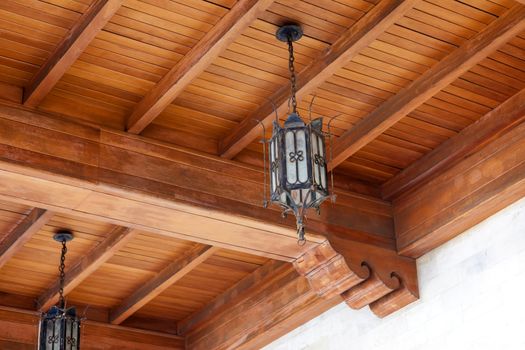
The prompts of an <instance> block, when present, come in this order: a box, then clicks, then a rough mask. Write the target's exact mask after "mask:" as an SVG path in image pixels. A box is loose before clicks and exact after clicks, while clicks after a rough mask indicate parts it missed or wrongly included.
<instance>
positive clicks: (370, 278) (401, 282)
mask: <svg viewBox="0 0 525 350" xmlns="http://www.w3.org/2000/svg"><path fill="white" fill-rule="evenodd" d="M294 267H295V269H296V270H297V272H298V273H299V274H301V275H302V276H304V277H306V279H307V280H308V282H309V283H310V286H311V288H312V289H313V290H314V291H315V292H316V293H317V295H319V296H320V297H323V298H332V297H334V296H336V295H341V296H342V297H343V298H344V300H345V301H346V303H347V304H348V306H350V307H351V308H353V309H360V308H362V307H364V306H366V305H369V306H370V309H371V310H372V311H373V312H374V314H376V315H377V316H378V317H381V318H382V317H385V316H388V315H389V314H391V313H393V312H395V311H397V310H399V309H401V308H403V307H404V306H406V305H408V304H410V303H412V302H414V301H416V300H417V299H418V298H419V290H418V282H417V269H416V261H415V259H411V258H406V257H402V256H399V255H398V254H397V253H396V252H395V251H393V250H389V249H383V248H379V247H375V246H371V245H368V244H365V243H358V242H352V241H348V240H346V239H344V238H341V237H338V236H336V235H333V236H331V237H330V239H329V241H325V242H323V243H321V244H319V245H318V246H317V247H314V248H312V249H310V250H309V251H307V252H306V253H305V254H304V255H302V256H301V257H300V258H298V259H297V260H296V261H295V262H294Z"/></svg>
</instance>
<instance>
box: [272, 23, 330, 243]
mask: <svg viewBox="0 0 525 350" xmlns="http://www.w3.org/2000/svg"><path fill="white" fill-rule="evenodd" d="M276 36H277V38H278V39H279V40H281V41H285V42H287V43H288V50H289V54H290V56H289V69H290V81H291V97H290V107H291V111H290V113H289V115H288V117H287V119H286V121H285V123H284V125H283V126H282V127H281V126H280V125H279V122H278V121H277V120H276V121H275V122H274V123H273V132H272V137H271V139H270V141H269V153H268V155H269V160H270V200H271V202H273V203H276V204H278V205H280V206H281V207H282V208H283V214H284V215H286V214H287V213H289V212H291V213H293V214H294V215H295V217H296V221H297V233H298V238H299V243H300V244H304V242H305V238H304V219H305V214H306V210H307V209H310V208H313V209H315V210H317V211H318V212H319V206H320V205H321V203H322V202H323V201H324V200H325V199H327V198H328V197H329V191H328V185H327V182H328V181H327V169H326V168H327V165H326V149H325V139H324V134H323V131H322V127H323V121H322V118H318V119H315V120H313V121H312V122H311V123H310V124H305V122H304V121H303V120H302V119H301V117H300V116H299V113H298V112H297V100H296V97H295V93H296V76H295V69H294V54H293V42H294V41H297V40H299V38H301V36H302V29H301V27H299V26H297V25H285V26H283V27H281V28H279V30H278V31H277V34H276Z"/></svg>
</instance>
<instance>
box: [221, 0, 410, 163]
mask: <svg viewBox="0 0 525 350" xmlns="http://www.w3.org/2000/svg"><path fill="white" fill-rule="evenodd" d="M415 2H416V1H412V0H409V1H382V2H381V3H380V4H378V5H376V6H375V7H374V8H373V9H372V10H370V11H369V12H368V13H367V14H366V15H365V16H364V17H362V18H361V19H360V20H359V21H358V22H357V23H356V24H354V25H353V26H352V27H351V28H350V29H348V30H347V31H345V32H344V34H342V35H341V37H340V38H339V39H338V40H337V42H335V43H334V44H333V45H332V47H331V48H330V49H329V50H326V51H325V52H324V53H323V55H322V56H321V57H319V58H318V59H317V60H316V61H314V62H313V63H312V64H311V65H310V66H308V68H306V69H305V70H303V71H302V72H300V73H299V75H298V78H297V80H298V94H297V95H298V96H297V97H298V98H299V99H300V98H302V97H304V96H306V95H308V94H309V93H310V92H311V91H313V90H314V89H315V88H317V87H318V86H319V85H321V84H322V83H323V82H324V81H325V80H326V79H328V78H329V77H330V76H332V75H333V74H334V73H335V72H336V71H337V70H338V69H339V68H341V67H343V66H345V65H346V64H348V62H349V61H350V60H351V59H352V58H353V57H354V56H355V55H357V54H358V53H359V51H361V50H362V49H363V48H365V47H367V46H368V45H369V44H370V43H371V42H373V41H374V40H375V39H377V37H378V36H379V35H381V34H382V33H383V32H384V30H385V29H386V28H387V27H389V26H390V25H392V24H393V23H395V22H396V21H397V20H398V19H399V18H401V17H402V16H403V15H404V14H405V13H406V11H408V10H409V9H410V8H412V6H413V5H414V3H415ZM289 92H290V86H289V83H288V84H287V85H285V86H282V87H281V88H280V89H279V90H277V92H276V93H274V94H273V95H272V96H271V97H270V100H271V101H273V103H275V104H276V105H277V106H278V109H277V110H278V111H279V112H283V111H285V110H286V109H287V108H288V104H287V99H288V97H289ZM279 114H283V113H279ZM273 118H274V111H273V105H272V103H270V102H267V103H265V104H264V105H262V106H260V107H259V108H258V109H257V110H256V111H255V112H254V113H252V114H250V115H249V116H247V117H246V118H245V119H244V120H243V121H242V122H241V123H240V124H239V125H238V126H237V127H236V128H235V129H234V130H233V131H232V132H231V133H230V134H229V135H227V136H226V137H225V138H224V139H223V140H222V141H221V145H220V154H221V156H222V157H225V158H233V157H234V156H235V155H237V154H238V153H239V152H240V151H241V150H242V149H243V148H245V147H246V146H247V145H248V144H249V143H251V142H252V141H253V140H255V139H256V138H257V136H258V134H259V127H258V125H257V123H254V120H259V121H262V122H263V123H264V124H265V125H267V126H268V125H269V124H270V123H271V121H272V120H273Z"/></svg>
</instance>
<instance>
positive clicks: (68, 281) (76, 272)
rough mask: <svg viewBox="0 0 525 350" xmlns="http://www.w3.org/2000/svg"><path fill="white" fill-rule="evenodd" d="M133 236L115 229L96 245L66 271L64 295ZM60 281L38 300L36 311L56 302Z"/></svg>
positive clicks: (123, 229) (44, 309)
mask: <svg viewBox="0 0 525 350" xmlns="http://www.w3.org/2000/svg"><path fill="white" fill-rule="evenodd" d="M133 236H134V231H133V230H132V229H129V228H126V227H116V228H114V229H113V230H112V231H111V232H110V233H109V235H108V237H107V238H106V239H105V240H104V241H102V242H101V243H100V244H98V245H97V246H96V247H95V248H94V249H93V250H92V251H91V252H90V253H89V254H88V255H86V256H84V257H83V258H82V259H81V260H80V261H79V262H78V263H76V264H75V265H73V266H72V267H71V268H69V269H68V270H67V271H66V278H65V281H64V295H67V294H69V293H70V292H71V291H72V290H73V289H75V288H76V287H77V286H78V285H79V284H80V283H82V282H83V281H84V280H85V279H86V278H88V277H89V276H90V275H91V274H92V273H93V272H95V271H96V270H97V269H98V268H99V267H100V266H102V265H103V264H104V263H105V262H106V261H108V260H109V259H110V258H111V257H112V256H113V255H114V254H115V253H116V252H117V251H118V250H120V249H121V248H122V247H123V246H124V245H126V243H128V242H129V240H131V239H132V238H133ZM59 289H60V281H59V280H58V279H57V280H56V282H55V283H54V284H53V286H51V287H50V288H49V289H48V290H47V291H46V292H45V293H44V294H42V295H41V296H40V297H39V298H38V309H39V310H41V311H46V310H47V309H49V308H50V307H51V306H52V305H53V304H55V303H56V302H57V301H58V297H59V294H58V292H59Z"/></svg>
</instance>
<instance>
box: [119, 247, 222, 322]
mask: <svg viewBox="0 0 525 350" xmlns="http://www.w3.org/2000/svg"><path fill="white" fill-rule="evenodd" d="M216 251H217V248H215V247H211V246H203V245H197V246H196V247H194V248H193V249H192V250H191V251H190V252H188V254H187V255H186V256H184V257H182V258H181V259H179V260H176V261H174V262H172V263H171V264H169V265H168V266H166V267H165V268H164V269H163V270H162V271H160V272H159V273H158V274H157V276H155V277H154V278H153V279H152V280H150V281H149V282H147V283H146V284H145V285H143V286H142V287H141V288H139V289H138V290H137V291H136V292H135V293H133V294H132V295H130V296H129V297H128V298H126V300H124V301H123V302H122V304H120V305H119V306H117V307H116V308H114V309H113V310H112V311H111V315H110V322H111V323H112V324H120V323H122V322H123V321H124V320H125V319H126V318H128V317H129V316H131V315H133V313H135V312H136V311H137V310H138V309H140V308H141V307H142V306H144V305H146V304H147V303H148V302H150V301H151V300H153V299H154V298H155V297H157V296H158V295H159V294H160V293H162V292H163V291H164V290H166V289H167V288H169V287H170V286H171V285H172V284H174V283H176V282H177V281H178V280H180V279H181V278H183V277H184V276H185V275H186V274H188V273H190V272H191V270H193V269H194V268H195V267H196V266H197V265H199V264H200V263H202V262H203V261H205V260H206V259H208V258H209V257H210V256H212V255H213V254H214V253H215V252H216Z"/></svg>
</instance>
